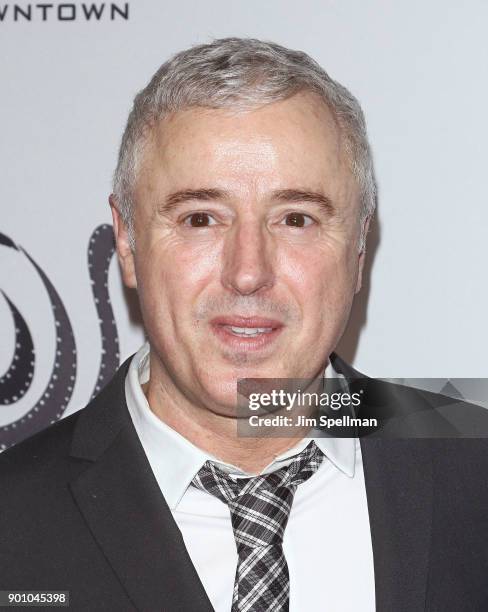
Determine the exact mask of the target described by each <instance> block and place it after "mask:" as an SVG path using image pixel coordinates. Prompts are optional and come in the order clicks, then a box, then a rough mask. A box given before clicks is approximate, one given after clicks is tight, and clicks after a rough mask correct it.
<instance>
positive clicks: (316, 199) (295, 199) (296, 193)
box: [273, 189, 335, 215]
mask: <svg viewBox="0 0 488 612" xmlns="http://www.w3.org/2000/svg"><path fill="white" fill-rule="evenodd" d="M273 197H274V199H276V200H279V201H280V202H291V203H296V204H299V203H300V202H311V203H312V204H318V205H319V206H320V207H321V208H322V209H324V210H325V212H326V213H327V214H329V215H332V214H334V213H335V206H334V204H333V203H332V200H331V199H330V198H328V197H327V196H326V195H324V194H322V193H319V192H317V191H302V190H300V189H280V190H279V191H275V192H274V194H273Z"/></svg>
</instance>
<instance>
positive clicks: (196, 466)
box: [125, 342, 356, 510]
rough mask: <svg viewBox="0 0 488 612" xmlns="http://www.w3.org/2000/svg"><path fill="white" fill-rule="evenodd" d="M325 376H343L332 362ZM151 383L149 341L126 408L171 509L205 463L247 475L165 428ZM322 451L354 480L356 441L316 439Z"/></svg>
mask: <svg viewBox="0 0 488 612" xmlns="http://www.w3.org/2000/svg"><path fill="white" fill-rule="evenodd" d="M324 375H325V376H327V377H330V378H332V377H333V378H336V377H339V376H342V375H341V374H339V373H337V372H336V371H335V370H334V368H333V366H332V364H331V363H330V362H329V364H328V365H327V367H326V369H325V372H324ZM147 380H149V344H148V343H147V342H146V343H145V344H144V345H143V346H142V347H141V348H140V349H139V351H138V352H137V353H136V354H135V356H134V358H133V359H132V361H131V364H130V367H129V371H128V373H127V376H126V379H125V395H126V400H127V408H128V410H129V413H130V416H131V418H132V421H133V423H134V427H135V429H136V432H137V434H138V436H139V439H140V441H141V444H142V446H143V448H144V451H145V453H146V456H147V458H148V461H149V463H150V465H151V468H152V471H153V473H154V475H155V477H156V480H157V482H158V484H159V487H160V489H161V492H162V493H163V495H164V497H165V499H166V502H167V503H168V506H169V507H170V508H171V509H172V510H174V509H175V508H176V507H177V505H178V503H179V502H180V500H181V498H182V497H183V495H184V493H185V491H186V489H187V488H188V486H189V485H190V483H191V481H192V480H193V478H194V477H195V475H196V474H197V472H198V471H199V470H200V468H201V467H202V466H203V464H204V463H205V462H206V461H214V462H216V463H217V464H218V465H219V467H221V468H222V469H224V470H226V471H229V472H231V473H233V474H236V475H241V476H245V475H246V474H245V473H244V472H242V470H240V469H239V468H237V467H236V466H233V465H230V464H226V463H222V462H221V461H220V460H219V459H217V458H216V457H213V456H212V455H210V454H209V453H207V452H206V451H203V450H202V449H200V448H198V447H197V446H195V445H194V444H192V443H191V442H190V441H189V440H187V439H186V438H185V437H184V436H182V435H181V434H179V433H178V432H177V431H175V430H174V429H172V428H171V427H169V426H168V425H166V423H164V422H163V421H161V419H159V418H158V417H157V416H156V415H155V414H154V412H152V410H151V408H150V407H149V404H148V402H147V399H146V396H145V395H144V392H143V390H142V387H141V384H143V383H145V382H147ZM310 439H311V438H304V439H303V440H301V441H300V442H299V443H298V444H296V445H295V446H294V447H293V448H290V449H288V450H287V451H286V452H285V453H282V454H281V455H279V456H278V457H276V458H275V459H274V460H273V461H272V462H271V463H270V464H269V465H268V466H266V468H265V469H264V470H263V472H262V473H264V474H266V473H269V472H272V471H274V470H276V469H278V468H279V467H282V466H284V465H287V464H288V463H289V462H290V461H291V459H292V457H293V456H294V455H296V454H298V453H299V452H301V451H302V450H303V449H304V448H305V447H306V446H307V445H308V444H309V443H310ZM313 439H314V441H315V443H316V444H317V446H318V447H319V449H320V450H321V451H322V452H323V453H324V455H325V456H326V457H327V458H328V459H329V460H330V461H331V463H332V464H333V465H334V466H335V467H336V468H337V469H339V470H340V471H341V472H343V473H344V474H346V475H347V476H349V477H350V478H352V477H353V476H354V466H355V462H356V444H355V440H354V439H353V438H331V437H317V438H313Z"/></svg>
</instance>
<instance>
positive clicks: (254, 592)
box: [192, 442, 324, 612]
mask: <svg viewBox="0 0 488 612" xmlns="http://www.w3.org/2000/svg"><path fill="white" fill-rule="evenodd" d="M323 459H324V455H323V454H322V452H321V451H320V450H319V448H318V447H317V446H316V445H315V443H314V442H311V443H310V444H309V445H308V446H307V448H306V449H305V450H303V451H302V452H301V453H299V454H298V455H297V456H296V457H295V458H294V459H293V461H292V462H291V463H290V464H289V465H288V466H286V467H283V468H280V469H279V470H276V471H275V472H272V473H270V474H265V475H262V476H254V477H252V478H233V477H232V476H230V475H229V474H228V473H227V472H224V471H223V470H221V469H220V468H218V467H217V466H216V465H215V464H214V463H213V462H211V461H207V462H206V463H205V465H204V466H203V467H202V468H201V469H200V471H199V472H198V474H197V475H196V476H195V478H194V479H193V481H192V484H193V485H194V486H196V487H198V488H199V489H203V490H204V491H207V492H208V493H211V494H212V495H215V497H218V498H219V499H220V500H221V501H223V502H224V503H225V504H227V505H228V506H229V509H230V514H231V520H232V527H233V530H234V537H235V541H236V546H237V553H238V562H237V571H236V578H235V582H234V594H233V598H232V612H264V611H266V612H268V611H269V612H286V611H287V610H288V605H289V597H290V595H289V590H290V579H289V575H288V566H287V563H286V559H285V555H284V553H283V535H284V532H285V527H286V524H287V522H288V517H289V515H290V510H291V505H292V503H293V497H294V495H295V491H296V488H297V487H298V485H299V484H301V483H302V482H305V481H306V480H308V479H309V478H310V477H311V476H312V475H313V474H314V473H315V472H316V471H317V469H318V468H319V466H320V464H321V463H322V460H323Z"/></svg>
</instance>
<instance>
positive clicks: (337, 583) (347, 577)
mask: <svg viewBox="0 0 488 612" xmlns="http://www.w3.org/2000/svg"><path fill="white" fill-rule="evenodd" d="M325 376H329V377H331V376H338V374H337V373H336V372H335V371H334V370H333V368H332V365H331V364H329V365H328V366H327V368H326V370H325ZM147 380H149V346H148V344H145V345H144V346H142V348H141V349H140V350H139V351H138V353H137V354H136V355H135V357H134V359H133V360H132V362H131V365H130V368H129V371H128V374H127V378H126V381H125V393H126V399H127V407H128V409H129V412H130V415H131V418H132V421H133V423H134V426H135V429H136V432H137V434H138V436H139V438H140V441H141V443H142V446H143V448H144V451H145V453H146V456H147V458H148V461H149V463H150V465H151V468H152V471H153V473H154V476H155V477H156V480H157V482H158V485H159V487H160V489H161V492H162V494H163V496H164V498H165V499H166V502H167V503H168V506H169V507H170V509H171V512H172V513H173V517H174V519H175V521H176V524H177V525H178V527H179V529H180V531H181V533H182V535H183V539H184V542H185V545H186V548H187V550H188V553H189V555H190V558H191V560H192V562H193V565H194V566H195V569H196V571H197V573H198V575H199V577H200V580H201V582H202V584H203V586H204V588H205V590H206V592H207V595H208V597H209V599H210V601H211V603H212V605H213V607H214V608H215V610H216V612H230V609H231V605H232V592H233V587H234V578H235V571H236V566H237V550H236V545H235V540H234V533H233V530H232V525H231V520H230V512H229V508H228V507H227V505H226V504H224V503H223V502H221V501H220V500H219V499H217V498H216V497H214V496H213V495H211V494H210V493H207V492H205V491H202V490H200V489H197V488H196V487H193V486H190V483H191V481H192V480H193V477H194V476H195V475H196V474H197V472H198V471H199V469H200V468H201V467H202V466H203V464H204V463H205V461H207V460H212V461H215V462H216V463H217V464H218V465H219V466H220V467H222V468H223V469H226V470H227V471H229V472H231V473H234V474H237V475H247V474H244V473H243V472H242V471H241V470H239V468H237V467H235V466H232V465H229V464H223V463H222V462H221V461H219V460H218V459H216V458H215V457H212V456H211V455H209V454H208V453H206V452H205V451H203V450H201V449H200V448H197V447H196V446H194V445H193V444H192V443H191V442H189V441H188V440H187V439H186V438H185V437H184V436H182V435H180V434H179V433H177V432H176V431H175V430H174V429H172V428H171V427H169V426H168V425H166V424H165V423H164V422H163V421H161V420H160V419H159V418H158V417H157V416H156V415H155V414H154V413H153V412H152V411H151V409H150V407H149V404H148V402H147V400H146V396H145V395H144V393H143V391H142V388H141V384H143V383H145V382H147ZM314 440H315V443H316V444H317V446H318V447H319V448H320V450H321V451H322V452H323V453H324V454H325V456H326V459H325V460H324V461H323V462H322V464H321V466H320V468H319V470H318V471H317V472H316V473H315V474H314V475H313V476H312V477H311V478H310V479H309V480H307V481H306V482H304V483H303V484H301V485H299V487H298V488H297V490H296V493H295V497H294V501H293V505H292V509H291V513H290V518H289V521H288V524H287V527H286V529H285V535H284V539H283V550H284V553H285V557H286V560H287V563H288V570H289V575H290V612H310V611H312V610H313V611H314V612H315V611H322V610H323V611H324V612H352V611H354V612H374V610H375V590H374V567H373V551H372V546H371V535H370V525H369V516H368V506H367V501H366V489H365V484H364V473H363V465H362V458H361V448H360V445H359V441H358V440H355V439H350V438H330V437H321V438H314ZM309 443H310V438H305V439H303V440H301V441H300V442H299V443H298V444H297V445H296V446H295V447H293V448H292V449H289V450H288V451H287V452H285V453H283V454H282V455H279V456H278V457H277V458H276V459H275V460H274V461H273V462H272V463H271V464H269V465H268V466H267V467H266V468H265V469H264V470H263V471H262V472H261V473H269V472H272V471H274V470H277V469H278V468H280V467H283V466H284V465H287V464H288V463H290V461H291V459H292V457H293V456H294V455H296V454H297V453H299V452H300V451H302V450H303V449H304V448H305V447H306V446H307V445H308V444H309ZM161 537H164V534H161Z"/></svg>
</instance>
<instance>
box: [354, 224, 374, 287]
mask: <svg viewBox="0 0 488 612" xmlns="http://www.w3.org/2000/svg"><path fill="white" fill-rule="evenodd" d="M370 221H371V217H370V216H368V217H366V219H365V220H364V221H363V223H362V227H361V234H360V235H361V236H364V245H363V248H362V250H361V252H360V253H359V256H358V278H357V281H356V291H355V293H359V291H360V290H361V287H362V285H363V268H364V260H365V258H366V237H367V235H368V230H369V223H370Z"/></svg>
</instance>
